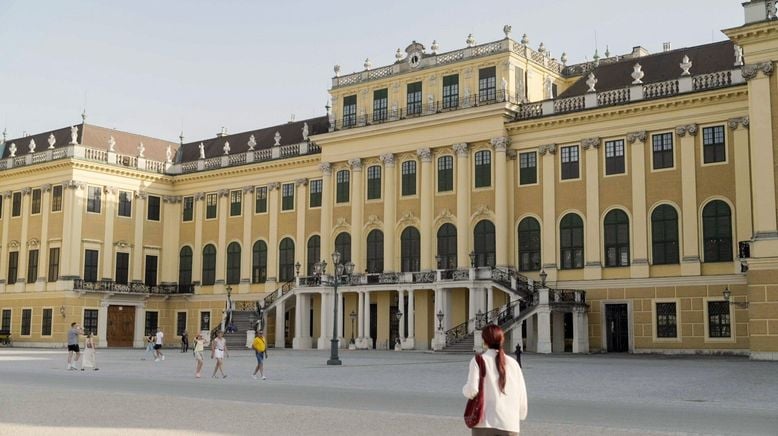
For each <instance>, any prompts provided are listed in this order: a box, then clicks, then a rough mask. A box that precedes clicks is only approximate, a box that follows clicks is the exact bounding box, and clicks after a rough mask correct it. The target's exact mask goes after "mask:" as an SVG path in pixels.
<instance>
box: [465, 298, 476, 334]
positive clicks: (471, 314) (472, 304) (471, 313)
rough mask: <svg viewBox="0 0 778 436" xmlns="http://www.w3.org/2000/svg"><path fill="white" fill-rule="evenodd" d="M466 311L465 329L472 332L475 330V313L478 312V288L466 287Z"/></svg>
mask: <svg viewBox="0 0 778 436" xmlns="http://www.w3.org/2000/svg"><path fill="white" fill-rule="evenodd" d="M467 291H468V292H467V296H468V305H467V308H468V312H467V319H468V325H467V331H468V332H472V331H474V330H475V314H476V312H478V288H473V287H471V288H468V289H467Z"/></svg>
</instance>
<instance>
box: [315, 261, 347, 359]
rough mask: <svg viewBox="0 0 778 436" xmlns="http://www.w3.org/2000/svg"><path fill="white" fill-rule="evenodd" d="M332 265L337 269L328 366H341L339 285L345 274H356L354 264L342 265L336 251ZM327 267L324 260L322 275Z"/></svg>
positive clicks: (333, 283)
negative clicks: (339, 354)
mask: <svg viewBox="0 0 778 436" xmlns="http://www.w3.org/2000/svg"><path fill="white" fill-rule="evenodd" d="M332 264H333V265H334V268H335V273H334V275H333V280H332V289H333V299H332V313H333V315H332V340H331V342H330V343H331V346H330V359H329V360H327V365H340V364H341V361H340V358H338V284H339V282H340V279H341V276H342V275H343V273H344V272H345V274H346V276H351V274H352V273H353V272H354V263H353V262H349V263H347V264H346V265H343V264H342V263H340V253H339V252H337V251H335V252H333V253H332ZM326 267H327V262H326V261H324V260H322V261H321V269H322V275H323V274H324V273H325V272H326V269H325V268H326Z"/></svg>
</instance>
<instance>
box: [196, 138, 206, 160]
mask: <svg viewBox="0 0 778 436" xmlns="http://www.w3.org/2000/svg"><path fill="white" fill-rule="evenodd" d="M197 148H199V149H200V159H205V145H204V144H203V143H202V142H201V143H200V145H198V146H197Z"/></svg>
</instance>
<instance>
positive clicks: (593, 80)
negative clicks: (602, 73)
mask: <svg viewBox="0 0 778 436" xmlns="http://www.w3.org/2000/svg"><path fill="white" fill-rule="evenodd" d="M596 84H597V78H596V77H594V73H589V78H587V79H586V86H588V87H589V89H588V90H587V91H586V92H597V90H596V89H595V88H594V85H596Z"/></svg>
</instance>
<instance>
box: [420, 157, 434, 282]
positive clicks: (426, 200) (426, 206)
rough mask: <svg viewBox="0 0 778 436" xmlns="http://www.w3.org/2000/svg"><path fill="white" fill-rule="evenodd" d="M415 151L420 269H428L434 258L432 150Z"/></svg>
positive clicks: (430, 267)
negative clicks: (418, 165) (418, 176)
mask: <svg viewBox="0 0 778 436" xmlns="http://www.w3.org/2000/svg"><path fill="white" fill-rule="evenodd" d="M416 153H417V154H418V155H419V158H420V159H421V179H420V182H419V183H420V185H421V229H419V233H420V234H421V253H420V254H421V270H422V271H430V270H432V268H433V263H434V258H435V255H433V254H432V253H433V250H432V241H433V239H434V238H433V235H434V234H435V232H433V230H432V218H433V216H432V215H433V213H434V210H433V203H434V198H433V187H434V184H435V183H434V182H433V179H432V175H433V174H432V172H433V171H432V151H430V149H429V148H428V147H423V148H420V149H418V150H416Z"/></svg>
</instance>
